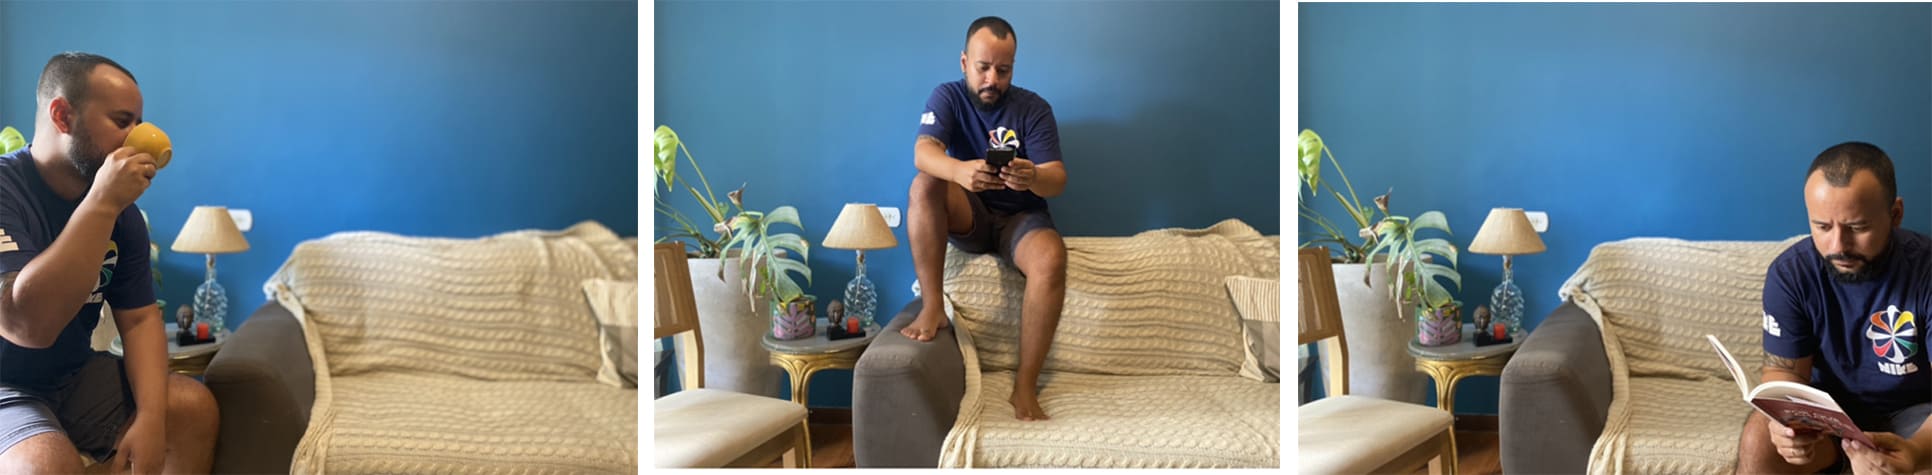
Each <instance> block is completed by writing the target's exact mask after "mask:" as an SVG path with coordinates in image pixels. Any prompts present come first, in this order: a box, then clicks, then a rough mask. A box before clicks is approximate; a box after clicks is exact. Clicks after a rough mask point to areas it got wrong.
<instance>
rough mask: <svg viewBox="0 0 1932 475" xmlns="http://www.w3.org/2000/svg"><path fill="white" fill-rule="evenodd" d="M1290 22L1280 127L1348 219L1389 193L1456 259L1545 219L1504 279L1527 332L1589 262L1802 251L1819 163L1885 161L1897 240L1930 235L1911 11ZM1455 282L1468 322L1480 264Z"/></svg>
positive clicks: (1924, 37) (1462, 407) (1929, 63)
mask: <svg viewBox="0 0 1932 475" xmlns="http://www.w3.org/2000/svg"><path fill="white" fill-rule="evenodd" d="M1300 8H1301V10H1300V11H1299V13H1300V21H1299V26H1300V30H1299V33H1298V39H1299V40H1300V43H1299V47H1298V48H1299V54H1300V64H1299V65H1298V71H1299V74H1300V76H1299V77H1300V93H1299V98H1300V107H1301V110H1299V111H1298V113H1297V119H1298V121H1299V126H1300V127H1303V128H1312V129H1314V130H1315V131H1316V132H1318V133H1320V134H1322V136H1323V137H1324V138H1325V139H1326V141H1327V143H1329V144H1331V145H1333V146H1334V147H1335V150H1336V158H1338V159H1340V160H1341V161H1342V162H1343V165H1344V168H1345V169H1346V170H1347V171H1348V173H1349V177H1350V178H1351V179H1352V180H1353V181H1354V183H1355V186H1356V189H1357V191H1358V192H1361V193H1364V194H1363V195H1362V199H1363V200H1364V201H1365V202H1366V200H1367V199H1368V198H1369V196H1371V195H1374V194H1379V193H1380V192H1382V191H1384V190H1387V189H1388V188H1389V187H1394V189H1395V194H1394V199H1393V204H1392V207H1393V208H1394V211H1395V212H1396V213H1398V214H1407V215H1413V214H1417V213H1419V212H1420V211H1423V210H1429V209H1437V210H1441V211H1443V212H1444V213H1445V214H1447V215H1448V218H1449V222H1450V226H1451V227H1452V228H1453V230H1454V231H1455V235H1454V237H1453V238H1451V241H1453V242H1454V243H1455V244H1456V245H1457V246H1458V247H1459V248H1465V247H1467V246H1468V244H1469V241H1470V239H1471V238H1473V237H1474V236H1475V233H1476V230H1477V229H1478V228H1479V227H1480V226H1481V225H1482V221H1483V218H1484V217H1485V216H1486V215H1487V214H1488V210H1489V209H1490V208H1492V207H1522V208H1526V209H1531V210H1544V211H1548V212H1549V213H1550V228H1549V230H1548V232H1547V233H1545V234H1543V241H1544V243H1545V244H1546V245H1547V246H1548V247H1549V250H1548V252H1545V253H1543V254H1537V255H1530V256H1523V257H1519V258H1518V259H1517V260H1516V280H1517V284H1518V285H1519V286H1521V287H1522V289H1523V291H1524V293H1525V294H1526V295H1528V305H1527V313H1528V315H1527V318H1526V322H1525V325H1526V326H1528V327H1532V328H1533V327H1534V326H1535V325H1536V324H1537V323H1540V322H1541V321H1542V319H1543V317H1544V316H1546V315H1548V314H1549V312H1550V311H1552V310H1554V309H1555V308H1556V306H1557V305H1558V304H1559V302H1558V300H1557V297H1556V291H1557V289H1558V288H1559V287H1560V286H1561V285H1562V283H1563V280H1564V279H1566V278H1568V277H1569V276H1570V274H1571V273H1573V272H1575V270H1576V268H1577V267H1578V266H1579V265H1581V264H1582V263H1583V260H1584V259H1585V258H1586V257H1588V255H1589V251H1590V248H1591V247H1592V246H1595V245H1597V244H1599V243H1603V242H1607V241H1613V240H1618V239H1623V238H1629V237H1636V236H1665V237H1677V238H1684V239H1725V240H1775V239H1782V238H1786V237H1790V236H1793V235H1798V234H1803V233H1805V232H1806V225H1805V221H1804V219H1805V218H1804V202H1803V201H1802V196H1801V195H1800V193H1799V190H1800V188H1801V186H1802V184H1803V182H1804V172H1805V168H1806V167H1807V166H1808V165H1809V164H1810V161H1811V159H1812V158H1813V157H1815V156H1816V155H1817V154H1818V152H1820V151H1822V150H1824V149H1825V148H1826V147H1829V146H1831V145H1833V144H1837V143H1839V142H1844V141H1848V140H1862V141H1868V142H1872V143H1874V144H1877V145H1878V146H1880V147H1882V148H1884V149H1885V151H1886V152H1887V153H1888V154H1889V155H1891V156H1892V158H1893V160H1894V161H1895V162H1896V168H1897V178H1898V183H1899V187H1900V190H1899V194H1900V196H1901V197H1903V198H1904V200H1905V212H1906V217H1905V224H1904V225H1905V227H1907V228H1911V229H1914V230H1918V231H1920V232H1925V231H1927V230H1928V227H1927V225H1928V224H1929V223H1932V221H1928V220H1927V218H1928V217H1932V211H1928V210H1932V188H1928V187H1927V186H1926V184H1927V183H1932V167H1928V163H1927V161H1928V160H1927V158H1928V156H1932V134H1929V133H1928V132H1932V88H1929V87H1928V86H1927V85H1928V84H1932V6H1927V5H1925V4H1862V5H1861V4H1846V5H1815V4H1814V5H1807V4H1755V5H1742V4H1740V5H1661V4H1653V5H1585V4H1572V5H1529V4H1510V5H1449V4H1440V5H1416V4H1373V5H1370V4H1304V5H1302V6H1300ZM1332 201H1333V200H1332V198H1329V197H1326V196H1324V197H1322V198H1321V201H1320V203H1322V206H1320V207H1319V208H1318V209H1320V210H1321V211H1322V212H1323V213H1324V214H1325V215H1327V216H1330V217H1331V219H1346V218H1345V215H1343V214H1342V213H1341V211H1340V208H1339V207H1338V206H1335V205H1334V204H1333V202H1332ZM1298 228H1299V231H1300V233H1301V235H1302V238H1303V239H1307V238H1308V237H1309V236H1310V235H1312V234H1313V233H1314V232H1315V231H1316V230H1315V229H1311V227H1310V226H1306V225H1302V226H1298ZM1461 264H1462V269H1461V270H1462V275H1463V290H1462V291H1461V293H1460V294H1459V296H1460V298H1461V299H1462V300H1463V301H1464V302H1466V303H1467V302H1475V303H1483V304H1486V303H1487V302H1488V295H1489V291H1490V290H1491V289H1493V288H1494V287H1495V286H1496V284H1497V282H1498V281H1500V280H1501V279H1502V276H1501V274H1502V260H1501V258H1500V257H1497V256H1483V255H1475V254H1467V253H1465V254H1464V255H1463V256H1462V261H1461ZM1469 305H1470V306H1471V307H1473V306H1474V304H1473V303H1471V304H1469ZM1357 351H1364V350H1361V349H1357ZM1393 351H1401V350H1399V349H1398V350H1393ZM1496 389H1497V388H1496V379H1495V378H1493V377H1489V378H1478V379H1472V380H1466V381H1464V382H1463V383H1462V384H1461V385H1460V389H1459V394H1458V395H1457V398H1456V402H1457V406H1458V407H1457V411H1458V412H1463V413H1490V414H1493V413H1495V412H1496Z"/></svg>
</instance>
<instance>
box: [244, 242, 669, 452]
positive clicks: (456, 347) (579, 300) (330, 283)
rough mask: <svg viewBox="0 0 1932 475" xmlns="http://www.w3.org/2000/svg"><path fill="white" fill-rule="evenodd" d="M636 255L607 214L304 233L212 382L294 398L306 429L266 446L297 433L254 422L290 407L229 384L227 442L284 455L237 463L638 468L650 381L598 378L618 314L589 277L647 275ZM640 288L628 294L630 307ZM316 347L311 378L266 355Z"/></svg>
mask: <svg viewBox="0 0 1932 475" xmlns="http://www.w3.org/2000/svg"><path fill="white" fill-rule="evenodd" d="M637 269H638V262H637V244H636V241H635V239H625V238H621V237H619V236H617V235H615V234H613V233H612V232H611V231H610V230H609V229H605V228H604V227H602V226H600V225H597V224H596V223H591V222H586V223H581V224H578V225H576V226H573V227H571V228H569V229H566V230H563V231H519V232H512V233H505V234H500V235H495V236H489V237H485V238H479V239H440V238H419V237H405V236H397V235H393V234H385V233H375V232H351V233H338V234H335V235H331V236H328V237H325V238H322V239H317V240H312V241H308V242H304V243H302V244H300V245H298V246H296V248H295V250H294V251H293V253H292V254H291V255H290V257H289V259H288V261H287V263H285V264H284V265H283V266H282V268H281V270H279V271H278V272H276V274H275V275H274V276H272V277H271V278H270V279H269V281H268V283H267V284H266V285H265V290H266V291H267V292H268V294H269V296H270V298H271V300H272V301H271V302H270V304H269V306H270V307H279V308H276V309H274V310H276V311H273V312H269V311H266V310H265V311H264V312H258V313H257V317H255V318H260V319H262V321H260V322H257V321H255V319H254V318H251V319H250V321H248V322H247V324H246V325H244V326H243V327H242V329H241V330H240V331H238V332H237V333H236V334H235V335H234V336H233V337H232V338H231V339H230V340H229V342H228V343H227V344H226V345H227V346H226V347H225V348H224V350H228V349H234V350H236V352H235V354H232V355H231V354H230V352H228V351H224V352H222V353H221V354H220V355H218V356H217V357H216V361H215V363H214V364H212V365H211V366H210V368H209V381H210V386H211V388H216V389H217V391H216V394H217V397H218V398H220V397H223V395H232V396H231V397H235V398H243V397H246V398H248V399H250V400H256V399H260V400H283V399H291V400H293V401H294V406H291V407H290V408H292V409H293V410H297V411H301V412H300V413H299V414H301V415H306V417H305V419H306V426H305V429H303V430H302V432H301V437H300V439H299V442H298V443H296V444H295V445H294V446H293V447H287V446H285V445H284V446H281V447H280V448H277V447H272V446H264V445H263V443H261V442H258V441H259V440H272V441H276V442H275V443H277V444H286V443H287V442H286V441H287V440H290V439H289V438H288V437H286V436H283V435H281V434H280V432H281V431H283V430H285V429H282V428H279V427H267V426H264V425H262V424H255V423H254V422H255V421H270V420H285V419H287V418H288V416H287V414H286V413H288V412H289V410H287V409H281V410H275V411H268V410H265V409H264V407H267V408H268V409H275V408H276V407H279V406H272V407H271V406H262V405H261V404H250V403H246V402H245V401H236V402H235V404H231V403H230V401H226V400H224V401H222V403H221V404H222V408H223V414H222V420H223V433H222V435H221V437H222V442H221V446H222V450H227V449H229V448H242V447H248V448H250V449H251V451H253V452H261V451H269V452H280V453H281V455H280V456H279V457H277V456H275V454H273V453H269V454H266V456H264V457H256V458H251V459H246V460H241V459H238V460H235V461H233V462H230V463H228V464H227V465H224V466H225V467H228V468H227V469H230V470H258V469H267V468H269V467H266V466H264V465H263V464H264V462H267V463H274V460H278V459H279V460H292V461H291V462H289V463H288V465H286V466H284V468H282V469H281V470H287V471H292V472H295V473H636V471H637V469H638V461H637V452H636V446H637V424H636V420H637V390H636V389H635V387H634V386H632V387H629V388H626V387H623V384H622V383H621V382H611V381H606V382H600V378H599V371H600V370H601V369H604V368H606V367H607V366H610V365H612V364H614V363H617V362H613V361H608V360H606V355H605V353H604V349H603V347H602V346H601V342H600V339H601V338H603V335H602V332H603V331H606V330H615V328H605V327H604V326H601V325H600V323H599V318H598V316H597V315H594V314H593V313H594V312H593V310H592V306H591V305H590V303H589V302H588V300H587V297H586V292H585V286H586V284H585V281H586V280H595V279H608V280H615V281H628V282H629V283H630V285H633V286H634V285H635V281H636V280H637ZM620 285H621V282H620ZM611 300H617V299H611ZM635 300H636V299H635V296H634V294H633V296H632V297H631V298H630V299H629V302H623V304H624V305H627V306H629V308H630V312H632V313H634V312H635V305H636V302H635ZM632 317H633V318H634V315H632ZM289 323H297V324H299V327H297V326H295V325H289ZM632 325H633V327H632V328H631V329H630V331H632V332H634V331H635V327H634V325H635V322H634V321H633V322H632ZM278 328H281V329H284V330H283V331H276V330H277V329H278ZM633 335H634V333H633ZM290 339H293V340H292V341H291V340H290ZM632 344H633V345H634V344H635V342H634V341H633V342H632ZM304 348H306V351H304ZM290 352H295V354H290ZM302 353H306V354H302ZM633 354H634V353H633ZM300 360H307V361H308V362H310V364H311V367H310V368H309V369H312V381H282V380H279V379H277V378H278V377H279V376H280V373H282V372H277V371H268V370H264V369H273V368H276V367H280V366H286V364H285V362H286V361H300ZM632 368H633V369H632V371H635V370H634V368H635V365H634V363H633V366H632ZM288 372H290V373H298V374H297V376H301V374H300V373H303V372H299V371H288ZM606 376H609V375H608V374H606ZM310 382H312V384H299V383H310ZM310 388H313V389H312V390H311V389H310ZM310 391H312V392H310ZM311 400H312V401H313V403H312V405H310V404H307V403H308V402H309V401H311ZM284 405H287V404H284ZM231 407H232V408H234V410H233V411H231V410H230V409H231ZM244 411H256V412H244ZM231 419H232V420H231ZM231 428H232V429H236V430H237V432H240V433H231V432H230V429H231ZM288 451H292V452H293V453H292V456H291V455H289V452H288Z"/></svg>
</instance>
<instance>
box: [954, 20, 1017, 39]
mask: <svg viewBox="0 0 1932 475" xmlns="http://www.w3.org/2000/svg"><path fill="white" fill-rule="evenodd" d="M982 28H984V29H989V30H993V37H994V38H999V39H1002V40H1004V39H1006V37H1007V36H1012V37H1013V41H1015V42H1018V41H1020V34H1019V33H1014V32H1013V25H1011V24H1008V23H1006V20H1005V19H1002V18H1000V17H996V16H983V17H979V19H978V20H973V24H972V25H971V26H967V27H966V43H967V44H972V42H973V34H974V33H979V30H980V29H982Z"/></svg>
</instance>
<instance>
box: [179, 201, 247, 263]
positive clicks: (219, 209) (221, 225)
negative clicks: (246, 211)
mask: <svg viewBox="0 0 1932 475" xmlns="http://www.w3.org/2000/svg"><path fill="white" fill-rule="evenodd" d="M168 249H172V250H174V252H180V253H187V254H231V253H236V252H242V251H246V250H248V240H247V239H244V238H242V233H241V229H239V228H236V227H235V219H234V218H231V217H229V216H228V208H227V207H225V206H196V207H195V211H194V212H193V213H190V214H189V215H188V224H183V225H181V234H179V235H176V236H175V238H174V245H173V246H170V247H168Z"/></svg>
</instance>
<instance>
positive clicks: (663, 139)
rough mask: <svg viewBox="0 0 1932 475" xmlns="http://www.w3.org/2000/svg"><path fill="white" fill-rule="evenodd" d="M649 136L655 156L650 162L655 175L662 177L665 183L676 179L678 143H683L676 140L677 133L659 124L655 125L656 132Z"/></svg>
mask: <svg viewBox="0 0 1932 475" xmlns="http://www.w3.org/2000/svg"><path fill="white" fill-rule="evenodd" d="M651 138H652V142H653V148H654V150H652V152H653V156H654V158H655V160H654V161H653V162H652V164H653V166H654V167H655V168H656V169H657V176H658V177H659V178H662V179H664V183H665V184H667V185H668V184H670V183H671V182H673V181H677V176H678V145H679V144H681V143H683V142H682V141H680V140H678V133H677V132H676V131H673V130H671V127H669V126H664V125H660V126H657V132H656V133H654V134H652V137H651Z"/></svg>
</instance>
